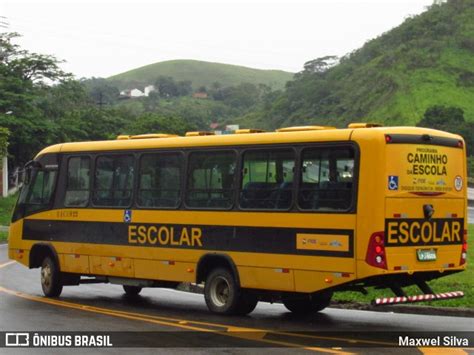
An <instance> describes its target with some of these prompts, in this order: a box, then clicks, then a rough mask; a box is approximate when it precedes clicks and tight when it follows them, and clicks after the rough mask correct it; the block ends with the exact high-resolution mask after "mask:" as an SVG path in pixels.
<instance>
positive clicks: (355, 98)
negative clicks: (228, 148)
mask: <svg viewBox="0 0 474 355" xmlns="http://www.w3.org/2000/svg"><path fill="white" fill-rule="evenodd" d="M328 59H329V60H328ZM329 61H330V58H320V59H318V60H314V61H312V62H308V63H306V65H305V68H306V69H305V70H304V71H303V72H300V73H298V74H296V76H295V80H293V81H291V82H289V83H288V84H287V89H286V91H285V92H284V93H283V94H282V95H280V96H279V97H278V98H277V99H276V100H275V101H274V103H273V105H272V106H271V107H270V108H267V109H265V110H263V111H261V112H256V113H253V114H250V115H247V116H246V117H245V118H243V120H242V121H243V122H246V123H252V122H253V123H256V124H257V125H258V126H263V127H269V126H270V127H279V126H284V125H289V124H301V123H309V122H317V123H326V124H335V125H339V126H342V125H345V124H346V123H347V122H351V121H352V122H354V121H363V120H367V121H375V122H380V123H384V124H386V125H398V124H406V125H407V124H409V125H414V124H416V123H417V122H418V121H420V120H421V118H422V117H423V114H424V112H425V111H426V109H427V108H428V107H430V106H434V105H445V106H455V107H459V108H461V109H462V110H463V111H464V117H465V119H466V121H470V122H474V0H450V1H448V2H447V3H443V4H436V5H432V6H431V7H430V8H429V9H428V10H427V11H426V12H424V13H422V14H420V15H418V16H414V17H411V18H409V19H407V20H406V21H405V22H404V23H403V24H401V25H400V26H399V27H397V28H394V29H392V30H391V31H389V32H387V33H385V34H383V35H381V36H380V37H378V38H376V39H373V40H371V41H369V42H367V43H366V44H365V45H364V46H363V47H362V48H360V49H358V50H356V51H354V52H352V53H350V54H348V55H346V56H345V57H343V58H340V60H339V63H338V64H337V65H335V66H330V65H329V64H330V63H329Z"/></svg>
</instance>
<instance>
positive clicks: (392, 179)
mask: <svg viewBox="0 0 474 355" xmlns="http://www.w3.org/2000/svg"><path fill="white" fill-rule="evenodd" d="M388 189H389V190H392V191H393V190H398V176H396V175H389V177H388Z"/></svg>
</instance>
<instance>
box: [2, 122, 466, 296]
mask: <svg viewBox="0 0 474 355" xmlns="http://www.w3.org/2000/svg"><path fill="white" fill-rule="evenodd" d="M423 135H424V136H427V137H431V136H433V137H437V139H440V140H441V141H444V140H450V142H452V141H456V142H459V147H453V146H438V145H434V144H432V143H431V142H429V141H428V140H427V141H426V144H424V143H420V142H418V143H414V142H409V143H403V142H401V143H397V142H394V144H390V143H391V142H387V139H390V138H387V137H391V136H393V137H395V138H397V137H410V136H423ZM397 139H398V138H397ZM428 139H429V138H428ZM331 142H337V143H341V142H343V143H351V144H354V145H355V146H356V147H357V149H358V152H359V153H358V154H359V165H358V178H357V181H356V186H355V189H356V196H357V198H356V208H355V210H354V212H352V213H325V212H317V213H311V212H304V213H303V212H298V211H295V210H291V211H248V210H245V211H243V210H236V209H232V210H221V211H217V210H192V209H177V210H151V209H143V208H140V209H135V208H132V210H133V211H132V212H133V220H132V222H131V223H129V224H126V225H125V227H124V229H123V230H124V231H126V234H127V235H121V236H117V238H118V239H119V238H120V240H122V241H123V243H120V244H117V245H113V244H101V243H99V242H94V243H88V242H87V241H86V239H87V236H84V240H83V241H81V242H68V241H55V240H54V238H48V236H47V233H48V231H47V228H46V227H45V228H46V230H42V233H43V234H44V235H43V237H42V240H41V243H45V244H48V245H51V246H52V247H53V248H54V250H55V251H56V253H57V255H58V260H59V264H60V269H61V271H62V272H67V273H73V274H80V275H94V276H97V275H102V276H109V277H119V278H127V279H143V280H160V281H176V282H197V281H199V280H197V269H198V262H199V260H200V258H201V257H202V256H203V255H206V254H209V253H219V254H225V255H226V256H228V257H229V258H230V259H231V260H232V261H233V263H234V264H235V266H236V268H237V272H238V277H239V281H240V286H241V287H242V288H248V289H255V290H267V291H283V292H300V293H314V292H318V291H321V290H324V289H334V290H338V287H341V289H342V287H343V286H344V285H350V284H356V283H357V282H358V281H361V282H362V281H363V280H367V279H370V278H373V277H376V276H380V275H382V276H383V275H394V274H403V275H412V274H414V273H417V272H431V273H432V274H431V275H432V276H430V278H429V279H431V278H436V277H440V276H443V275H446V274H449V273H451V272H456V271H461V270H464V269H465V268H466V264H465V263H461V252H462V250H461V248H462V243H463V240H464V238H466V235H465V231H464V230H465V229H466V227H465V223H466V221H467V220H466V213H467V205H466V203H467V199H466V186H465V184H466V183H465V182H466V161H465V156H466V151H465V147H464V143H463V139H462V137H460V136H457V135H453V134H450V133H446V132H442V131H436V130H430V129H423V128H411V127H390V128H384V127H373V128H356V129H326V130H303V131H298V130H297V131H293V132H292V131H290V132H272V133H254V134H234V135H223V136H194V137H193V136H190V137H169V138H156V139H153V138H150V139H120V140H114V141H100V142H81V143H65V144H58V145H54V146H51V147H48V148H45V149H44V150H43V151H41V152H40V153H39V154H38V156H37V157H36V158H35V159H39V158H41V157H42V156H45V155H47V154H60V155H64V154H80V153H82V152H94V153H99V152H117V151H123V152H129V151H134V152H145V151H147V150H150V149H155V150H156V149H168V150H173V149H196V150H198V149H204V148H207V147H216V148H226V147H232V148H233V147H244V148H245V147H247V146H248V147H264V146H272V147H273V146H278V145H290V146H291V145H294V144H296V145H304V144H314V143H321V144H327V143H331ZM415 154H418V156H417V157H416V158H415ZM423 154H425V155H423ZM426 154H428V155H426ZM430 154H431V155H433V156H435V157H434V158H433V157H430V156H429V155H430ZM438 156H441V158H439V157H438ZM427 157H428V158H427ZM426 159H438V160H435V161H434V162H435V164H432V163H433V161H431V163H429V164H426V162H427V161H426ZM439 159H441V160H439ZM420 161H421V162H420ZM437 163H439V164H437ZM414 165H417V167H414ZM422 165H423V166H426V165H429V166H430V167H428V168H426V169H428V170H427V171H425V170H424V169H423V170H421V169H422V168H420V166H422ZM431 165H433V166H435V168H431ZM413 169H415V171H414V170H413ZM430 169H434V170H430ZM436 169H441V170H436ZM442 169H446V171H445V172H443V171H442ZM427 172H428V174H426V173H427ZM431 173H433V174H431ZM395 177H396V180H397V181H396V184H397V189H393V190H392V189H389V187H388V186H389V184H390V183H395V180H394V179H395ZM390 179H392V180H393V181H390ZM460 185H462V186H460ZM390 186H391V185H390ZM424 205H431V206H432V207H433V209H434V214H433V215H432V216H430V218H434V219H435V220H437V219H439V220H446V219H448V220H454V221H455V222H453V223H454V224H453V225H449V226H444V227H443V228H445V230H444V231H442V233H441V234H440V235H437V234H436V231H435V229H436V228H441V227H439V226H438V227H433V226H434V224H432V223H431V222H430V223H431V224H430V225H423V220H426V221H428V220H430V218H428V217H427V216H426V215H424V210H423V209H424ZM123 218H124V209H123V208H61V209H51V210H46V211H41V212H38V213H35V214H31V215H29V216H27V217H25V218H20V219H19V220H17V221H15V222H14V223H12V224H11V226H10V237H9V257H10V258H11V259H13V260H16V261H18V262H19V263H22V264H23V265H25V266H27V267H28V266H30V267H31V266H32V265H31V264H30V263H31V260H30V255H29V254H30V251H31V250H32V248H33V247H34V245H35V244H37V243H38V240H33V239H31V238H28V239H27V238H24V237H23V236H24V230H23V227H24V224H25V223H26V222H28V223H34V221H50V222H51V221H55V222H64V221H74V222H78V223H79V224H78V225H80V223H89V222H94V223H112V222H113V223H124V222H123ZM403 221H408V222H406V224H403V225H401V224H400V223H402V222H403ZM390 223H391V224H390ZM440 223H442V222H440ZM177 225H180V226H182V227H180V229H179V230H178V228H174V229H173V226H177ZM150 226H153V227H150ZM201 226H219V227H222V228H223V227H229V228H238V227H242V228H272V229H284V228H290V229H296V230H298V229H301V230H302V231H301V232H298V231H297V232H296V237H295V240H294V247H295V249H296V250H310V251H311V250H318V251H335V252H340V253H344V252H349V251H350V249H352V250H353V252H352V255H351V256H330V255H324V256H321V255H300V254H288V253H284V254H279V253H266V252H262V251H260V252H249V251H238V250H228V251H226V250H212V249H210V250H207V249H204V248H203V247H201V246H200V242H201V241H203V240H204V241H205V239H206V234H205V233H203V232H202V231H201V232H200V231H199V230H200V229H199V228H200V227H201ZM161 227H163V229H161V231H160V228H161ZM150 228H151V229H150ZM193 228H197V229H196V230H193ZM206 228H207V227H206ZM459 228H461V230H457V229H459ZM184 229H186V230H184ZM312 229H315V230H318V231H319V232H316V233H314V232H307V231H305V230H312ZM321 230H323V231H324V230H350V231H352V236H350V235H347V234H341V235H338V234H334V233H326V234H325V233H324V232H321ZM407 230H408V232H407ZM159 231H160V233H161V234H159ZM379 231H382V232H383V231H385V245H384V247H385V258H386V260H385V262H386V268H381V267H376V266H373V265H370V264H369V263H368V262H367V255H368V247H369V238H370V237H371V236H372V235H373V234H374V233H376V232H379ZM387 232H390V236H389V235H388V234H387ZM193 233H194V234H193ZM199 233H201V235H199ZM407 233H408V234H410V233H412V235H408V236H407ZM443 233H444V235H443ZM389 237H390V243H389V239H388V238H389ZM422 237H423V238H424V239H423V240H422ZM160 238H161V239H160ZM193 238H194V239H193ZM351 238H352V239H353V240H352V241H351V240H350V239H351ZM417 238H418V239H417ZM420 240H421V242H420ZM125 241H126V242H125ZM274 242H275V243H278V240H276V239H275V241H274ZM410 243H412V244H414V245H412V246H410V245H409V244H410ZM417 243H418V244H417ZM183 246H184V247H183ZM423 248H428V249H429V248H433V249H436V260H431V261H425V260H419V258H417V249H423ZM338 255H339V254H338ZM341 255H342V254H341Z"/></svg>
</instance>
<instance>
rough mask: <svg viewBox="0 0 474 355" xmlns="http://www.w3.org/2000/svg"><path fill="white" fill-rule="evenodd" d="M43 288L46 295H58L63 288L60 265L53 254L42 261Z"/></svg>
mask: <svg viewBox="0 0 474 355" xmlns="http://www.w3.org/2000/svg"><path fill="white" fill-rule="evenodd" d="M41 288H42V289H43V293H44V295H45V296H46V297H58V296H59V295H60V294H61V292H62V290H63V284H62V282H61V272H60V271H59V266H58V265H57V263H56V262H55V261H54V259H53V258H52V257H51V256H47V257H45V258H44V259H43V262H42V263H41Z"/></svg>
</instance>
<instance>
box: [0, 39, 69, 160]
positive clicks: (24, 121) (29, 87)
mask: <svg viewBox="0 0 474 355" xmlns="http://www.w3.org/2000/svg"><path fill="white" fill-rule="evenodd" d="M18 36H19V35H18V34H17V33H0V126H3V127H6V128H8V129H9V131H10V132H11V136H10V145H9V152H10V156H11V159H12V161H13V164H22V163H25V162H26V161H27V160H29V159H31V158H32V156H33V155H34V153H35V152H37V151H38V150H39V149H40V148H41V147H43V146H44V145H46V144H48V143H49V142H50V138H51V132H52V130H53V125H52V124H51V122H48V121H47V120H45V117H44V115H43V112H42V111H41V109H40V108H39V107H38V101H40V100H39V99H40V98H41V97H43V96H44V94H45V93H46V92H47V91H48V89H49V86H50V85H51V84H52V83H54V82H61V81H64V80H67V79H68V78H70V77H71V75H70V74H68V73H65V72H63V71H62V70H61V69H60V68H59V63H60V62H59V61H58V60H57V59H56V58H54V57H53V56H50V55H43V54H37V53H30V52H28V51H26V50H23V49H21V48H20V47H19V46H18V45H16V44H13V43H12V41H13V40H14V39H15V38H17V37H18Z"/></svg>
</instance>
